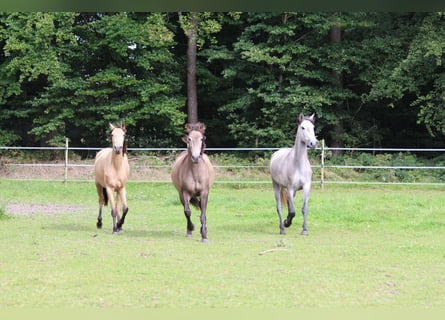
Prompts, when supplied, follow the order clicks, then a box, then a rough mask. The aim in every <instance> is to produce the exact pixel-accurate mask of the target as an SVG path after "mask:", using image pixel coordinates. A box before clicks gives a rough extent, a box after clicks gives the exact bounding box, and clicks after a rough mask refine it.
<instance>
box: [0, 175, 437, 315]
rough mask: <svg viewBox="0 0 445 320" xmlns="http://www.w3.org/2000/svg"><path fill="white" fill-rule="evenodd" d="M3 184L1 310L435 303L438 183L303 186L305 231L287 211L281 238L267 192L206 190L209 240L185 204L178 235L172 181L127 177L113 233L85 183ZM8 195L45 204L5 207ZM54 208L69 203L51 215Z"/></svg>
mask: <svg viewBox="0 0 445 320" xmlns="http://www.w3.org/2000/svg"><path fill="white" fill-rule="evenodd" d="M0 188H1V190H2V193H1V194H0V208H1V210H2V211H1V213H0V252H2V254H1V257H0V306H1V307H37V306H38V307H54V306H70V307H111V306H114V307H117V306H118V307H132V308H138V307H160V308H188V307H198V306H199V307H286V308H287V307H351V306H358V307H373V306H391V307H405V306H422V307H437V306H441V307H443V306H444V304H445V303H444V302H443V297H444V294H445V274H444V272H443V270H445V244H444V242H443V236H444V227H445V218H444V216H443V208H444V204H445V197H444V190H442V189H440V188H438V187H423V188H419V187H404V186H392V187H385V186H379V187H365V186H360V187H357V186H354V187H351V186H349V187H348V186H328V187H327V188H326V189H325V190H320V189H318V188H316V187H314V189H313V191H312V193H311V199H310V202H309V217H308V230H309V236H308V237H303V236H301V235H300V234H299V233H300V231H301V229H300V225H301V217H300V216H298V215H297V217H296V219H294V224H293V225H292V226H291V227H290V228H289V229H287V234H286V235H280V234H279V228H278V218H277V215H276V212H275V204H274V199H273V192H272V189H271V186H269V185H256V186H245V187H243V186H233V185H223V184H216V185H215V186H214V188H213V189H212V191H211V194H210V200H209V206H208V221H207V223H208V236H209V243H207V244H203V243H201V242H200V235H199V217H198V213H197V212H196V211H194V212H193V221H194V223H195V227H196V228H195V229H196V231H195V233H194V236H193V237H192V238H186V237H185V231H186V223H185V218H184V215H183V212H182V207H181V205H180V203H179V200H178V196H177V193H176V191H175V190H174V188H173V186H172V185H170V184H152V183H129V184H128V189H127V194H128V203H129V208H130V211H129V213H128V216H127V219H126V222H125V225H124V231H123V232H122V233H120V234H119V235H113V234H112V232H111V230H112V220H111V217H110V215H109V214H107V215H105V217H104V227H103V229H101V230H97V229H96V226H95V224H96V217H97V213H98V207H97V198H96V194H95V187H94V184H93V183H81V182H79V183H67V184H63V183H58V182H24V181H8V180H0ZM300 201H301V193H298V194H297V198H296V202H297V206H299V203H300ZM11 203H15V204H17V203H25V204H40V205H42V204H45V205H48V206H36V207H35V208H47V209H46V212H45V211H43V210H45V209H40V210H42V211H40V212H39V211H36V212H28V213H27V214H15V213H14V212H11V211H8V204H11ZM62 204H63V205H71V206H73V207H75V208H77V210H74V211H73V210H66V211H63V210H59V211H57V210H51V205H59V206H55V207H56V208H63V206H60V205H62ZM36 210H39V209H36ZM107 211H108V209H107ZM260 253H261V254H260Z"/></svg>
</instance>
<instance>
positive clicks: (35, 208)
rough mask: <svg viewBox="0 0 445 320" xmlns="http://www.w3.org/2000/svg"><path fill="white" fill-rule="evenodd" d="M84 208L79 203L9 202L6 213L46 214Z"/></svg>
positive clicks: (64, 212)
mask: <svg viewBox="0 0 445 320" xmlns="http://www.w3.org/2000/svg"><path fill="white" fill-rule="evenodd" d="M82 209H84V207H83V206H80V205H65V204H23V203H10V204H7V205H6V213H7V214H11V215H30V214H34V213H44V214H47V215H58V214H66V213H73V212H77V211H80V210H82Z"/></svg>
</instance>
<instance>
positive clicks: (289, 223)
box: [284, 219, 292, 228]
mask: <svg viewBox="0 0 445 320" xmlns="http://www.w3.org/2000/svg"><path fill="white" fill-rule="evenodd" d="M291 224H292V222H287V219H286V220H284V226H285V227H286V228H289V227H290V225H291Z"/></svg>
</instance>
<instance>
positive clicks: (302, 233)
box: [301, 230, 309, 236]
mask: <svg viewBox="0 0 445 320" xmlns="http://www.w3.org/2000/svg"><path fill="white" fill-rule="evenodd" d="M301 235H302V236H308V235H309V233H308V232H307V230H303V231H301Z"/></svg>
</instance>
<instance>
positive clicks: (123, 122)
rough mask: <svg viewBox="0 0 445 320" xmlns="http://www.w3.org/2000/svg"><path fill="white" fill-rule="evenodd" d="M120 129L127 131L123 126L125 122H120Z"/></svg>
mask: <svg viewBox="0 0 445 320" xmlns="http://www.w3.org/2000/svg"><path fill="white" fill-rule="evenodd" d="M121 129H122V130H123V131H124V132H127V129H126V128H125V122H122V123H121Z"/></svg>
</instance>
